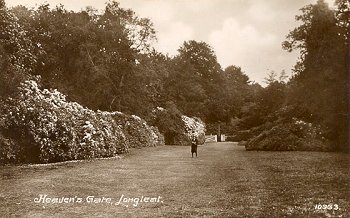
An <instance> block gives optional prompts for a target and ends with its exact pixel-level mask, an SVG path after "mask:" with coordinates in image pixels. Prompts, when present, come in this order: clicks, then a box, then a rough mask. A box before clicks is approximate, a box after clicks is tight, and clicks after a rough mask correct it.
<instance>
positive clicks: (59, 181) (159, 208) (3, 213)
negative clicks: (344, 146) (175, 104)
mask: <svg viewBox="0 0 350 218" xmlns="http://www.w3.org/2000/svg"><path fill="white" fill-rule="evenodd" d="M198 149H199V156H198V158H191V153H190V147H181V146H162V147H155V148H143V149H135V150H132V151H131V153H129V154H127V155H124V156H123V157H122V158H121V159H107V160H94V161H83V162H75V163H72V162H70V163H60V164H52V165H34V166H33V165H26V166H11V167H0V175H1V177H0V187H1V190H0V217H12V216H13V217H283V216H292V217H305V216H309V217H340V216H342V217H349V214H350V212H349V211H350V174H349V167H350V164H349V163H350V157H349V154H343V153H322V152H255V151H245V149H244V147H239V146H237V145H236V144H234V143H211V144H205V145H203V146H199V148H198ZM39 194H46V195H47V196H48V197H75V196H77V197H81V198H83V202H82V203H60V204H59V203H55V204H43V203H35V202H34V198H36V197H38V196H39ZM121 195H124V196H125V197H132V198H135V197H141V196H144V197H145V196H150V197H153V196H155V197H158V196H161V200H162V202H159V203H141V202H140V203H139V204H138V205H137V207H133V206H132V204H129V206H128V207H126V206H122V205H115V203H116V202H118V201H119V199H120V196H121ZM87 196H96V197H109V198H112V204H110V203H90V204H89V203H87V202H86V197H87ZM319 203H320V204H337V205H338V207H339V209H338V210H315V209H314V207H315V205H316V204H319Z"/></svg>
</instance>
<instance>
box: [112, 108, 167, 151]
mask: <svg viewBox="0 0 350 218" xmlns="http://www.w3.org/2000/svg"><path fill="white" fill-rule="evenodd" d="M113 117H114V119H115V121H116V122H117V123H118V124H119V125H120V126H122V127H123V132H124V134H125V136H126V138H127V141H128V142H129V146H130V147H152V146H157V145H164V137H163V136H162V135H161V134H160V133H159V131H158V129H157V128H155V127H152V126H149V125H147V123H146V121H145V120H143V119H141V118H140V117H138V116H135V115H131V116H130V115H126V114H123V113H116V114H114V116H113Z"/></svg>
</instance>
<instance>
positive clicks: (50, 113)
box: [1, 80, 162, 162]
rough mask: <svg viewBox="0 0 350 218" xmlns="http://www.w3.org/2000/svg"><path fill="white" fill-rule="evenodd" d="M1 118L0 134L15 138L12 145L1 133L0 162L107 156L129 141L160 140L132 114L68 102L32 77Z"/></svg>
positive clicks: (125, 148)
mask: <svg viewBox="0 0 350 218" xmlns="http://www.w3.org/2000/svg"><path fill="white" fill-rule="evenodd" d="M2 120H3V126H2V128H1V129H2V134H1V136H5V137H7V138H10V139H15V142H16V143H14V144H11V143H12V141H9V140H7V141H6V138H5V139H3V137H1V138H2V142H3V144H4V145H5V147H4V148H3V151H2V155H4V156H2V159H3V160H5V161H10V160H11V158H12V159H14V160H16V161H19V162H56V161H65V160H77V159H87V158H96V157H112V156H115V155H117V154H120V153H124V152H127V151H128V148H129V145H132V146H131V147H139V146H155V145H159V144H162V138H159V133H158V132H157V130H155V129H153V128H150V127H149V126H148V125H147V124H146V123H145V122H144V121H143V120H141V119H140V118H138V117H136V116H127V115H124V114H122V113H120V112H103V111H97V112H94V111H92V110H90V109H87V108H85V107H82V106H81V105H79V104H78V103H75V102H68V101H67V100H66V96H64V95H63V94H61V93H60V92H58V91H57V90H52V91H50V90H47V89H43V90H41V89H40V88H39V87H38V85H37V83H36V82H35V81H32V80H29V81H26V82H24V83H23V84H22V86H21V87H20V92H19V95H18V96H17V98H12V99H10V100H9V102H8V104H7V107H6V108H5V113H4V115H3V116H2ZM121 124H124V125H121ZM130 143H132V144H130ZM11 146H13V147H11ZM10 148H11V149H13V150H15V151H12V150H11V149H10ZM6 149H7V150H6ZM9 149H10V150H9ZM16 149H17V150H16ZM13 153H15V154H13ZM14 155H15V158H13V156H14Z"/></svg>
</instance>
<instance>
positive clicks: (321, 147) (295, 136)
mask: <svg viewBox="0 0 350 218" xmlns="http://www.w3.org/2000/svg"><path fill="white" fill-rule="evenodd" d="M245 147H246V149H247V150H276V151H295V150H298V151H309V150H310V151H328V150H331V148H330V146H329V145H328V144H327V141H326V139H325V138H324V137H323V132H322V128H321V127H320V126H319V125H316V124H312V123H308V122H305V121H303V120H300V119H297V118H292V119H290V120H284V121H277V122H275V123H272V124H270V128H266V129H265V130H264V131H262V132H261V133H260V134H258V135H257V136H255V137H252V138H251V139H249V140H248V141H247V143H246V145H245Z"/></svg>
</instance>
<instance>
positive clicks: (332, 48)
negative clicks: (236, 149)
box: [0, 0, 350, 150]
mask: <svg viewBox="0 0 350 218" xmlns="http://www.w3.org/2000/svg"><path fill="white" fill-rule="evenodd" d="M349 11H350V3H349V1H347V0H337V1H336V6H335V9H334V10H333V9H330V8H329V7H328V5H327V4H326V3H325V2H324V1H323V0H319V1H318V2H317V4H314V5H307V6H305V7H303V8H302V9H301V15H298V16H296V19H297V20H298V21H300V22H301V25H300V26H299V27H297V28H296V29H294V30H293V31H291V32H290V33H289V34H288V36H287V38H286V41H285V42H283V43H282V47H283V49H285V50H286V51H293V50H297V51H299V52H300V58H299V61H298V62H297V63H296V65H295V67H294V69H293V76H292V77H291V78H290V79H288V80H287V78H286V76H285V74H284V72H281V73H276V72H271V73H270V74H269V75H268V76H267V78H266V82H267V84H268V85H267V87H265V88H263V87H261V86H260V85H259V84H257V83H254V82H251V81H250V80H249V77H248V76H247V75H246V74H245V73H244V70H243V69H241V68H240V67H239V66H238V65H239V63H233V64H237V65H232V66H229V67H227V68H226V69H222V67H221V66H220V64H219V63H218V61H217V57H216V55H215V51H214V50H213V49H212V48H211V47H210V45H208V44H207V43H205V42H197V41H194V40H190V41H186V42H184V43H183V45H182V46H181V47H180V48H179V49H178V51H179V53H178V55H176V56H175V57H169V56H167V55H164V54H161V53H160V52H158V51H156V50H155V49H154V48H153V47H152V43H153V42H154V41H155V40H156V30H155V29H154V27H153V24H152V21H151V20H149V19H146V18H141V17H138V16H137V15H136V14H135V12H133V11H132V10H131V9H123V8H121V7H120V6H119V3H117V2H116V1H110V2H108V3H107V4H106V8H105V10H104V11H103V12H99V11H97V10H95V9H94V8H86V9H85V10H82V11H80V12H74V11H68V10H66V9H65V8H64V6H62V5H59V6H56V7H54V8H51V7H50V6H49V5H48V4H43V5H41V6H39V7H38V8H37V9H29V8H26V7H23V6H17V7H14V8H7V7H6V5H5V2H4V0H0V56H1V59H0V68H1V69H0V101H1V102H0V103H1V104H0V105H1V106H0V107H5V106H4V105H6V104H7V102H8V99H11V98H16V96H17V95H18V92H19V91H18V87H19V86H20V83H21V82H24V81H25V80H28V79H31V78H32V77H33V76H38V75H39V76H40V78H41V79H40V83H41V86H43V87H45V88H54V89H58V90H59V91H60V92H62V93H63V94H65V95H66V96H67V99H68V100H69V101H74V102H78V103H79V104H81V105H83V106H84V107H87V108H90V109H91V110H94V111H97V110H101V111H109V112H113V111H120V112H123V113H125V114H134V115H137V116H139V117H141V118H143V119H144V120H146V121H147V122H148V123H150V124H151V125H154V126H157V127H158V128H159V127H160V126H162V128H163V129H162V130H161V128H159V129H160V130H161V133H162V134H165V135H166V134H172V133H173V132H176V131H177V129H178V128H180V127H178V126H177V124H176V120H178V119H181V115H183V114H185V115H187V116H193V117H199V118H200V119H202V120H203V121H204V122H205V123H206V125H207V133H209V134H210V133H213V134H216V133H217V128H218V125H220V127H221V132H222V133H225V134H226V135H230V136H232V138H231V139H232V140H235V141H245V142H244V144H245V145H246V148H247V149H248V150H347V149H348V137H349V117H348V112H349V84H348V81H349V78H348V76H349V75H350V72H349V71H350V66H349V63H350V60H349V59H350V55H349V52H350V43H349V40H350V35H349V28H350V27H349V24H350V15H349V13H350V12H349ZM157 107H161V108H164V109H166V111H167V112H166V113H167V114H166V115H162V116H163V118H162V119H158V120H156V119H154V117H152V116H153V115H152V114H154V113H152V111H154V109H155V108H157ZM0 109H2V108H0ZM4 122H5V121H4ZM0 126H3V125H2V124H1V123H0ZM165 140H166V141H167V138H165Z"/></svg>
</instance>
